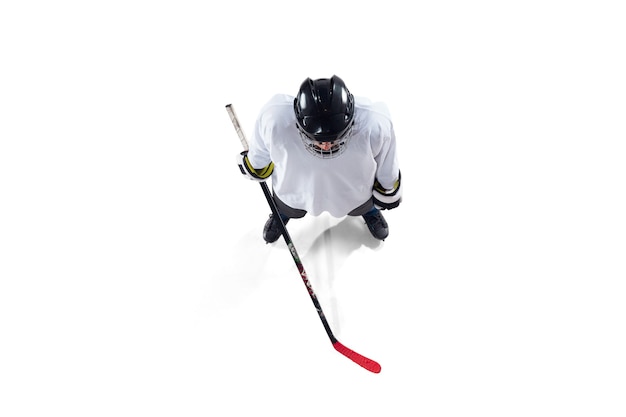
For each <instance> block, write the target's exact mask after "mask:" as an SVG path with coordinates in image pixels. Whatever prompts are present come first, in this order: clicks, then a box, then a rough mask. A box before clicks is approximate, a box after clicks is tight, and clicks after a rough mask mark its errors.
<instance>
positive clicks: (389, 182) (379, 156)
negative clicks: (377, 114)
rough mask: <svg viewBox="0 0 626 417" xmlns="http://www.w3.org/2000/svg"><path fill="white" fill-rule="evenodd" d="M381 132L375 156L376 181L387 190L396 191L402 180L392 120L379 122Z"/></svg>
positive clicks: (385, 119)
mask: <svg viewBox="0 0 626 417" xmlns="http://www.w3.org/2000/svg"><path fill="white" fill-rule="evenodd" d="M379 128H380V131H379V133H378V135H379V142H378V144H377V145H378V146H377V147H376V152H375V154H374V159H375V160H376V165H377V167H376V179H377V180H378V182H379V183H380V185H381V186H383V187H384V188H385V189H387V190H391V189H394V188H395V187H396V186H397V182H398V180H399V179H400V164H399V162H398V155H397V146H396V135H395V131H394V129H393V124H392V123H391V120H390V119H387V118H384V119H382V120H381V121H380V122H379Z"/></svg>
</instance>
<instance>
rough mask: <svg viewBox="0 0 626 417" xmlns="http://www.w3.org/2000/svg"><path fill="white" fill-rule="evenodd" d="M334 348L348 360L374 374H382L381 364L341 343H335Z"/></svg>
mask: <svg viewBox="0 0 626 417" xmlns="http://www.w3.org/2000/svg"><path fill="white" fill-rule="evenodd" d="M333 347H334V348H335V350H336V351H337V352H339V353H341V354H342V355H343V356H345V357H346V358H348V359H350V360H351V361H353V362H354V363H356V364H358V365H361V366H362V367H363V368H365V369H367V370H368V371H370V372H374V373H375V374H377V373H379V372H380V364H379V363H378V362H376V361H373V360H371V359H369V358H366V357H365V356H363V355H361V354H359V353H356V352H355V351H353V350H352V349H349V348H347V347H345V346H344V345H342V344H341V343H340V342H335V343H333Z"/></svg>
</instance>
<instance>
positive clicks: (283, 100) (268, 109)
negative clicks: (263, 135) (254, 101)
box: [261, 94, 294, 113]
mask: <svg viewBox="0 0 626 417" xmlns="http://www.w3.org/2000/svg"><path fill="white" fill-rule="evenodd" d="M293 99H294V97H293V96H290V95H287V94H275V95H274V96H272V98H270V99H269V100H268V101H267V102H266V103H265V104H264V105H263V107H262V108H261V113H282V112H285V111H286V110H289V111H293Z"/></svg>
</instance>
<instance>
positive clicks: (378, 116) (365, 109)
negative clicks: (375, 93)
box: [354, 97, 391, 124]
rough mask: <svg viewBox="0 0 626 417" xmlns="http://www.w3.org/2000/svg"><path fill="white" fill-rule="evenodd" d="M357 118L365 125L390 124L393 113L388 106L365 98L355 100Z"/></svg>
mask: <svg viewBox="0 0 626 417" xmlns="http://www.w3.org/2000/svg"><path fill="white" fill-rule="evenodd" d="M354 107H355V116H356V117H357V118H358V119H359V121H360V122H361V123H364V124H389V123H391V113H390V112H389V108H388V107H387V104H386V103H384V102H382V101H372V100H370V99H368V98H365V97H355V98H354Z"/></svg>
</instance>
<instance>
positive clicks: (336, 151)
mask: <svg viewBox="0 0 626 417" xmlns="http://www.w3.org/2000/svg"><path fill="white" fill-rule="evenodd" d="M298 132H299V133H300V139H302V143H304V147H305V149H306V150H307V151H309V153H310V154H311V155H315V156H316V157H318V158H322V159H332V158H336V157H338V156H339V155H341V154H342V153H343V152H344V151H345V150H346V148H347V147H348V142H349V141H350V138H351V137H352V126H350V128H349V129H348V130H347V131H346V133H344V134H343V136H342V137H340V138H339V139H336V140H335V141H334V142H333V146H331V147H330V149H327V150H324V149H322V148H320V147H319V146H317V143H318V141H316V140H313V139H311V138H309V137H308V136H307V135H306V134H305V133H304V132H303V131H302V130H301V129H300V128H298Z"/></svg>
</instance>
